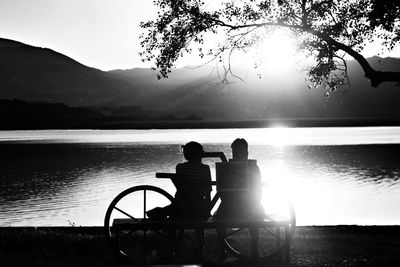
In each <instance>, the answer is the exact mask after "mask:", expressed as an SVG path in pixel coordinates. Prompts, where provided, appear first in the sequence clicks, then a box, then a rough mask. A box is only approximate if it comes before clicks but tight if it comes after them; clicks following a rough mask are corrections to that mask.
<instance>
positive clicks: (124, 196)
mask: <svg viewBox="0 0 400 267" xmlns="http://www.w3.org/2000/svg"><path fill="white" fill-rule="evenodd" d="M173 199H174V198H173V197H172V196H171V195H170V194H169V193H168V192H166V191H165V190H163V189H161V188H158V187H155V186H150V185H142V186H134V187H131V188H129V189H126V190H125V191H123V192H121V193H120V194H119V195H118V196H117V197H115V198H114V200H113V201H112V202H111V204H110V205H109V207H108V209H107V212H106V216H105V218H104V230H105V234H106V237H107V239H108V240H109V242H110V244H111V245H112V246H113V248H114V249H115V250H116V251H117V252H118V253H119V255H121V256H122V257H124V258H126V259H129V260H130V261H132V262H135V263H137V264H149V263H150V264H151V263H156V262H159V261H160V260H162V259H163V258H165V257H167V256H168V255H169V253H170V252H171V246H170V244H171V242H173V241H171V234H169V233H168V231H167V230H154V229H135V228H132V229H118V230H117V229H116V227H113V225H112V224H113V221H114V219H128V220H133V221H143V220H147V219H148V218H147V215H146V212H147V211H149V210H151V209H153V208H155V207H164V206H167V205H169V204H171V202H172V201H173Z"/></svg>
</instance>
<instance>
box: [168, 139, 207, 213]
mask: <svg viewBox="0 0 400 267" xmlns="http://www.w3.org/2000/svg"><path fill="white" fill-rule="evenodd" d="M182 151H183V155H184V157H185V159H186V160H187V161H186V162H184V163H179V164H178V165H176V174H177V177H176V178H174V179H173V183H174V184H175V186H176V189H177V191H176V194H175V203H173V206H174V208H173V211H172V214H171V216H172V217H175V218H182V219H207V218H208V217H210V209H211V197H210V192H211V172H210V167H209V166H208V165H205V164H203V163H202V162H201V160H202V155H203V152H204V151H203V146H202V145H200V144H199V143H197V142H193V141H192V142H189V143H187V144H186V145H184V146H182Z"/></svg>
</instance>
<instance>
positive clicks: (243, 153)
mask: <svg viewBox="0 0 400 267" xmlns="http://www.w3.org/2000/svg"><path fill="white" fill-rule="evenodd" d="M231 148H232V160H247V159H248V156H249V152H248V144H247V142H246V140H244V139H243V138H237V139H236V140H235V141H233V143H232V144H231Z"/></svg>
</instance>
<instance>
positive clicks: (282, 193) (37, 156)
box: [0, 140, 400, 226]
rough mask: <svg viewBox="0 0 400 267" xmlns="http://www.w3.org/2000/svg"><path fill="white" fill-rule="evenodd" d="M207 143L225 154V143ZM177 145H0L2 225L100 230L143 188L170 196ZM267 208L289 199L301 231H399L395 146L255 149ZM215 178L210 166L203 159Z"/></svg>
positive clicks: (399, 171)
mask: <svg viewBox="0 0 400 267" xmlns="http://www.w3.org/2000/svg"><path fill="white" fill-rule="evenodd" d="M230 141H231V140H228V142H227V143H219V144H214V143H206V144H205V149H206V150H208V151H224V152H225V153H226V154H227V156H228V157H229V156H230V154H229V153H230V148H229V142H230ZM179 147H180V143H179V144H178V143H177V144H141V143H82V144H79V143H73V144H57V143H55V144H6V143H2V144H0V161H1V162H2V164H1V170H0V225H1V226H6V225H15V226H16V225H68V223H69V222H68V221H70V222H74V223H75V224H76V225H102V223H103V216H104V213H105V210H106V208H107V206H108V204H109V203H110V202H111V200H112V199H113V198H114V197H115V196H116V195H117V194H118V193H120V192H121V191H123V190H124V189H126V188H128V187H131V186H134V185H140V184H152V185H156V186H159V187H162V188H164V189H166V190H167V191H169V192H170V193H172V194H173V192H174V188H173V186H172V184H171V182H170V181H169V180H165V179H161V180H160V179H155V178H154V173H155V172H173V171H174V168H175V165H176V163H178V162H181V161H182V155H181V152H180V150H179ZM249 150H250V157H251V158H255V159H257V160H258V165H259V166H260V169H261V172H262V175H263V181H264V182H265V183H266V185H267V187H266V189H265V194H264V201H265V205H270V204H271V203H273V202H275V203H280V200H278V199H279V198H281V199H290V200H291V201H292V202H293V203H294V205H295V209H296V212H297V217H298V222H299V223H300V224H399V223H400V212H399V211H398V208H397V207H396V204H397V203H399V201H400V197H399V196H400V194H399V193H400V186H399V179H400V166H399V164H398V162H397V161H398V160H397V159H398V158H399V157H400V145H396V144H393V145H361V146H360V145H358V146H272V145H264V144H258V145H252V144H251V143H250V147H249ZM205 163H208V164H210V165H211V168H212V173H213V175H214V173H215V167H214V161H213V160H211V159H207V160H206V162H205Z"/></svg>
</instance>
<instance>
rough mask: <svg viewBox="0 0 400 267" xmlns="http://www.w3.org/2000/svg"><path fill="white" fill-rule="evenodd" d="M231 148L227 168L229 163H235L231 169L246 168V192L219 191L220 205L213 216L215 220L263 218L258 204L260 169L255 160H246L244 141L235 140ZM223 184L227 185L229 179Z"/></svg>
mask: <svg viewBox="0 0 400 267" xmlns="http://www.w3.org/2000/svg"><path fill="white" fill-rule="evenodd" d="M231 148H232V159H230V160H229V163H228V164H227V167H228V168H229V164H230V163H235V165H236V166H232V167H235V168H237V167H240V166H242V167H243V168H246V172H247V175H246V176H247V177H246V179H247V181H245V182H246V183H245V184H247V185H246V190H226V191H225V190H223V191H222V192H221V191H220V192H219V194H220V197H221V204H220V206H219V207H218V210H217V212H216V214H215V215H216V216H217V218H249V217H264V208H263V206H262V205H261V202H260V201H261V190H262V188H261V174H260V169H259V168H258V166H257V163H256V161H255V160H249V159H248V144H247V142H246V140H245V139H239V138H238V139H236V140H235V141H233V143H232V145H231ZM236 163H238V164H236ZM217 171H218V170H217ZM239 178H240V177H239ZM217 179H218V178H217ZM225 182H226V183H229V177H228V179H227V180H226V181H225Z"/></svg>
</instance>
